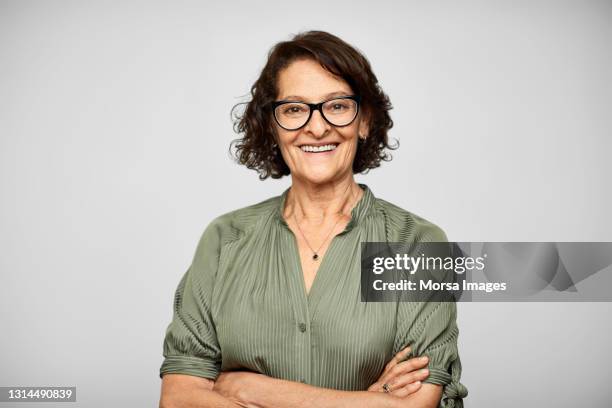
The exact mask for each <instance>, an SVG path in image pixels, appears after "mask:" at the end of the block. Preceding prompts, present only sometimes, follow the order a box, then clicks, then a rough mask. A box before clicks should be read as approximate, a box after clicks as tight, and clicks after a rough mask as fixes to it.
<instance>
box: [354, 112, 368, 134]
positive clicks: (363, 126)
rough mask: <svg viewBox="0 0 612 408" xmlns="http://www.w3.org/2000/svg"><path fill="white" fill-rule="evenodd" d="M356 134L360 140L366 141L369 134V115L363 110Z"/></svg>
mask: <svg viewBox="0 0 612 408" xmlns="http://www.w3.org/2000/svg"><path fill="white" fill-rule="evenodd" d="M357 134H358V135H359V137H360V138H362V139H366V138H367V137H368V136H369V134H370V114H369V112H366V111H365V110H363V111H362V113H361V114H360V117H359V129H358V130H357Z"/></svg>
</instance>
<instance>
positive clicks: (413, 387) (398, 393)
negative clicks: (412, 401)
mask: <svg viewBox="0 0 612 408" xmlns="http://www.w3.org/2000/svg"><path fill="white" fill-rule="evenodd" d="M421 385H422V383H421V382H420V381H417V382H413V383H410V384H408V385H406V386H404V387H402V388H399V389H397V390H395V391H391V395H393V396H395V397H398V398H404V397H407V396H408V395H410V394H414V393H415V392H417V391H418V390H419V389H420V388H421Z"/></svg>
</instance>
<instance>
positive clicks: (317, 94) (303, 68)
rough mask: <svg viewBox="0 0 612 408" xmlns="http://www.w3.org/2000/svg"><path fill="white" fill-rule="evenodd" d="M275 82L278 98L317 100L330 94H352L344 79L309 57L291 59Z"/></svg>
mask: <svg viewBox="0 0 612 408" xmlns="http://www.w3.org/2000/svg"><path fill="white" fill-rule="evenodd" d="M277 82H278V99H288V97H292V98H295V97H299V98H300V99H303V100H304V101H306V102H318V101H320V100H322V99H323V98H325V97H327V96H329V95H331V94H347V95H349V94H352V90H351V87H350V86H349V85H348V84H347V83H346V81H344V80H343V79H342V78H340V77H338V76H335V75H334V74H332V73H331V72H329V71H327V70H326V69H325V68H323V67H322V66H321V65H320V64H319V63H318V62H317V61H314V60H311V59H302V60H297V61H293V62H292V63H291V64H290V65H289V66H287V67H286V68H284V69H283V70H281V71H280V72H279V73H278V78H277ZM334 96H335V95H334Z"/></svg>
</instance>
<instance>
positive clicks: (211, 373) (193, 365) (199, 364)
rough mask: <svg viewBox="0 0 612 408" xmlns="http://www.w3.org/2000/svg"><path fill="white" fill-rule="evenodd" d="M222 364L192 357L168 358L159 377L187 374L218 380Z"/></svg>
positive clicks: (160, 370) (161, 368)
mask: <svg viewBox="0 0 612 408" xmlns="http://www.w3.org/2000/svg"><path fill="white" fill-rule="evenodd" d="M219 371H220V364H218V363H215V362H214V361H210V360H206V359H202V358H198V357H192V356H167V357H166V358H165V359H164V362H163V363H162V365H161V367H160V369H159V377H160V378H161V377H162V376H163V375H164V374H187V375H195V376H197V377H203V378H208V379H210V380H213V381H214V380H216V379H217V377H218V375H219Z"/></svg>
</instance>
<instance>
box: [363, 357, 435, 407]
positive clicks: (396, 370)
mask: <svg viewBox="0 0 612 408" xmlns="http://www.w3.org/2000/svg"><path fill="white" fill-rule="evenodd" d="M409 353H410V346H408V347H406V348H405V349H403V350H400V352H399V353H397V354H396V355H395V356H394V357H393V358H392V359H391V361H389V363H387V365H386V366H385V370H384V371H383V373H382V374H381V376H380V378H379V379H378V380H376V382H375V383H374V384H372V385H370V387H369V388H368V391H373V392H385V389H384V387H383V386H384V384H386V385H387V389H388V392H389V393H390V394H391V395H393V396H396V397H400V398H403V397H406V396H408V395H410V394H412V393H414V392H416V391H418V390H419V388H421V381H423V380H425V379H426V378H427V377H428V376H429V370H428V369H427V368H423V367H425V366H427V363H428V361H429V359H428V358H427V356H424V357H417V358H411V359H410V360H406V361H402V360H404V358H406V356H408V354H409Z"/></svg>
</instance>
